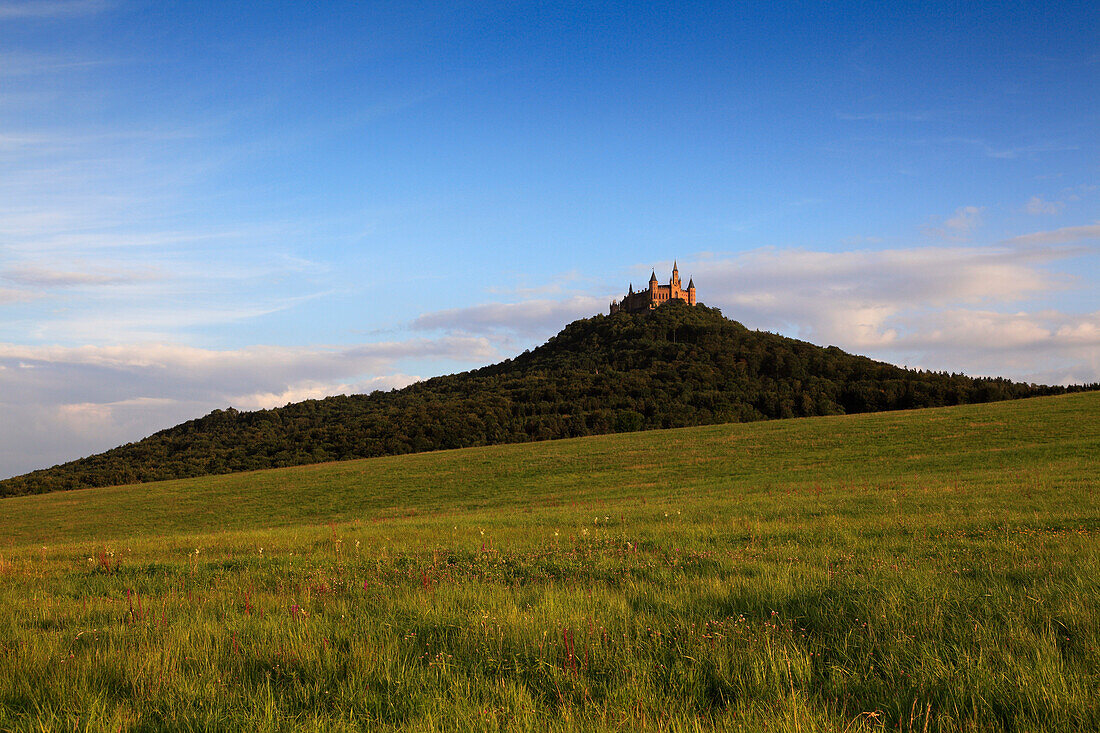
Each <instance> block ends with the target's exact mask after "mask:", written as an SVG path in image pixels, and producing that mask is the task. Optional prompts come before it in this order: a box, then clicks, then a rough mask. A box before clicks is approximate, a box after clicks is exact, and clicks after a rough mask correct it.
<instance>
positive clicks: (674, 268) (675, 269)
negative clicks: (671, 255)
mask: <svg viewBox="0 0 1100 733" xmlns="http://www.w3.org/2000/svg"><path fill="white" fill-rule="evenodd" d="M672 271H673V272H677V271H678V270H677V268H676V260H673V261H672Z"/></svg>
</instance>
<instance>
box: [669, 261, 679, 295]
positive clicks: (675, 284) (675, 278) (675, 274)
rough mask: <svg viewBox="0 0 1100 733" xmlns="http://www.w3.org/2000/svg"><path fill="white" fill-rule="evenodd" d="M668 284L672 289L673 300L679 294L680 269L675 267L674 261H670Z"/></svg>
mask: <svg viewBox="0 0 1100 733" xmlns="http://www.w3.org/2000/svg"><path fill="white" fill-rule="evenodd" d="M668 284H669V286H671V289H672V297H673V298H675V297H676V294H677V293H679V292H680V268H678V267H677V266H676V260H673V261H672V280H670V281H669V283H668Z"/></svg>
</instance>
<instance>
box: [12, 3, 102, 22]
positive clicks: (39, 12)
mask: <svg viewBox="0 0 1100 733" xmlns="http://www.w3.org/2000/svg"><path fill="white" fill-rule="evenodd" d="M113 5H114V3H110V2H105V1H104V0H25V1H24V2H0V20H15V19H26V18H73V17H79V16H83V15H91V14H93V13H99V12H102V11H104V10H107V9H109V8H111V7H113Z"/></svg>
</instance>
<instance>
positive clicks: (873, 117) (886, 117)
mask: <svg viewBox="0 0 1100 733" xmlns="http://www.w3.org/2000/svg"><path fill="white" fill-rule="evenodd" d="M942 116H943V114H942V113H936V112H931V111H927V110H925V111H918V112H900V111H894V112H837V113H836V118H837V119H838V120H848V121H853V122H928V121H929V120H933V119H937V118H940V117H942Z"/></svg>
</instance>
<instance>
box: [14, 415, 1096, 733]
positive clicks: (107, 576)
mask: <svg viewBox="0 0 1100 733" xmlns="http://www.w3.org/2000/svg"><path fill="white" fill-rule="evenodd" d="M1098 415H1100V399H1098V396H1097V395H1096V394H1082V395H1073V396H1068V397H1060V398H1046V399H1040V400H1027V401H1022V402H1013V403H1001V404H995V405H983V406H973V407H965V408H953V409H948V410H929V411H920V412H912V413H895V414H887V415H868V416H859V417H853V418H820V419H812V420H797V421H785V422H777V423H760V424H751V425H730V426H711V427H705V428H692V429H687V430H678V431H669V432H665V433H637V434H631V435H620V436H607V437H603V438H594V439H584V440H578V441H560V442H555V443H542V444H535V445H525V446H504V447H498V448H484V449H474V450H467V451H453V452H444V453H435V454H427V455H420V456H405V457H398V458H386V459H375V460H371V461H359V462H353V463H346V464H331V465H327V466H317V467H302V468H296V469H288V470H282V471H271V472H263V473H256V474H245V475H238V476H228V477H215V478H206V479H199V480H193V481H185V482H170V483H166V484H154V485H143V486H136V487H118V488H111V489H102V490H98V489H97V490H88V491H82V492H73V493H68V494H52V495H44V496H36V497H25V498H20V499H9V500H4V501H2V502H0V511H2V512H3V517H4V519H3V522H2V526H0V556H2V560H0V609H2V610H0V729H4V730H6V729H9V728H13V729H43V730H70V729H74V728H76V729H90V730H108V729H109V730H118V729H119V728H121V729H123V730H142V729H145V730H165V729H168V730H171V729H188V730H198V729H226V728H253V729H258V730H280V729H282V730H298V729H316V730H377V729H386V728H408V729H414V730H455V729H475V730H497V729H530V730H544V729H548V728H549V729H557V730H590V729H595V730H600V729H612V730H634V729H638V728H651V729H665V730H696V729H700V730H710V729H732V730H738V729H743V730H760V729H764V728H765V727H766V728H767V729H769V730H777V729H778V730H792V731H814V730H836V731H845V730H859V729H878V728H883V729H887V730H896V729H899V728H900V729H902V730H913V731H923V730H929V731H937V730H958V729H963V730H966V729H974V730H978V729H1003V730H1051V731H1053V730H1082V729H1096V728H1098V727H1100V702H1098V699H1097V695H1096V693H1095V691H1096V689H1098V688H1100V651H1098V640H1100V639H1098V637H1100V542H1098V541H1097V532H1098V531H1100V498H1098V496H1097V488H1098V485H1097V483H1098V482H1097V478H1096V473H1097V469H1098V468H1100V462H1098V460H1097V457H1096V456H1097V455H1098V454H1100V424H1098V423H1100V420H1098V417H1097V416H1098Z"/></svg>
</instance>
